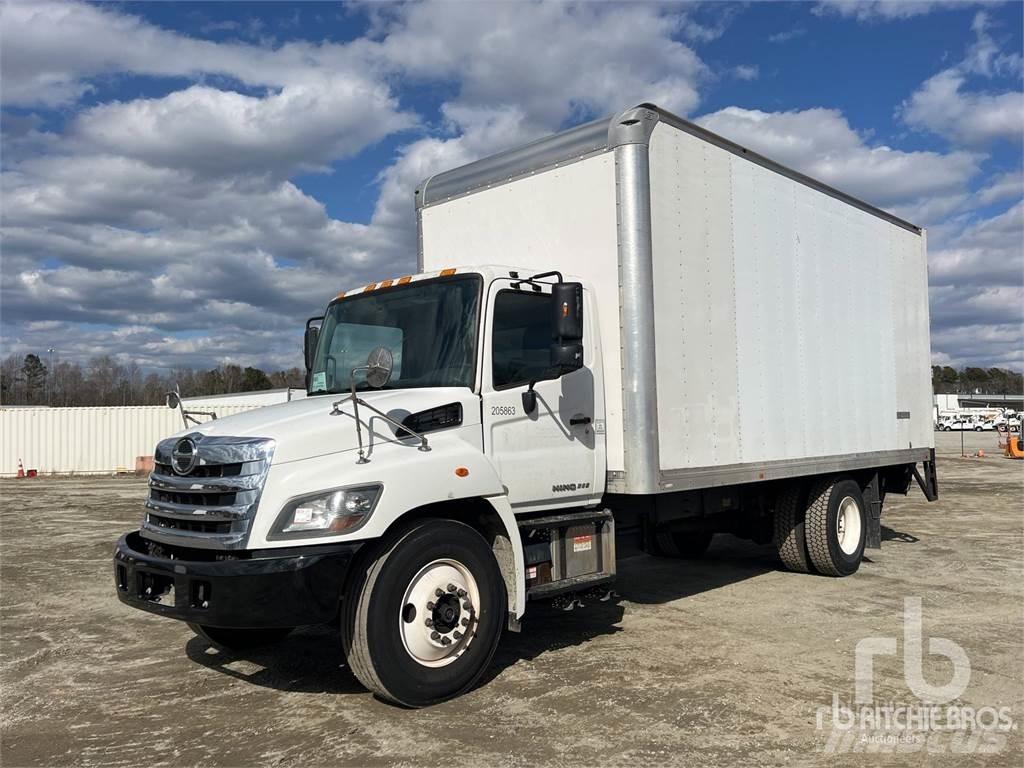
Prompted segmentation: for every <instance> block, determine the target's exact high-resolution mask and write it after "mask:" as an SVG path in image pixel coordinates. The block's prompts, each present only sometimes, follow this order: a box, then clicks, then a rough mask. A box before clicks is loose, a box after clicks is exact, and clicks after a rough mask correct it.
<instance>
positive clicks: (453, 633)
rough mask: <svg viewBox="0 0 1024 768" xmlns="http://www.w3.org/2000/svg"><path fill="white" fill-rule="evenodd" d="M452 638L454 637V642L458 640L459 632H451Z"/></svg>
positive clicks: (460, 635) (460, 634)
mask: <svg viewBox="0 0 1024 768" xmlns="http://www.w3.org/2000/svg"><path fill="white" fill-rule="evenodd" d="M452 637H454V638H455V639H456V640H458V639H459V638H461V637H462V633H461V632H459V630H457V629H456V630H455V631H454V632H452Z"/></svg>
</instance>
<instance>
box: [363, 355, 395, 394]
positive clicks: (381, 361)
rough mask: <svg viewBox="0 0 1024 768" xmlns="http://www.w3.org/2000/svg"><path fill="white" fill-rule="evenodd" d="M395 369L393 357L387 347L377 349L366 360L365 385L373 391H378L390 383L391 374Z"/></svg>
mask: <svg viewBox="0 0 1024 768" xmlns="http://www.w3.org/2000/svg"><path fill="white" fill-rule="evenodd" d="M394 368H395V356H394V355H393V354H392V353H391V350H390V349H388V348H387V347H377V348H376V349H374V350H373V351H372V352H370V355H369V357H367V358H366V383H367V384H369V385H370V386H371V387H373V388H374V389H380V388H381V387H383V386H384V385H385V384H387V383H388V382H389V381H391V372H392V371H393V370H394Z"/></svg>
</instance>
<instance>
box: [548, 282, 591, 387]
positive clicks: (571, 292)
mask: <svg viewBox="0 0 1024 768" xmlns="http://www.w3.org/2000/svg"><path fill="white" fill-rule="evenodd" d="M551 298H552V302H551V303H552V306H553V308H554V310H553V311H554V316H553V317H552V318H551V338H552V339H553V340H554V341H553V342H552V344H551V373H552V375H553V376H555V377H556V378H557V377H558V376H562V375H563V374H566V373H572V372H573V371H575V370H579V369H580V368H582V367H583V284H582V283H555V284H554V285H553V286H552V287H551Z"/></svg>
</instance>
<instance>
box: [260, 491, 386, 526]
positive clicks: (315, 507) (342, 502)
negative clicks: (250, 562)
mask: <svg viewBox="0 0 1024 768" xmlns="http://www.w3.org/2000/svg"><path fill="white" fill-rule="evenodd" d="M382 490H383V486H380V485H363V486H358V487H354V488H337V489H335V490H332V491H326V492H324V493H316V494H311V495H309V496H300V497H299V498H297V499H292V500H291V501H289V502H288V503H287V504H285V506H284V509H282V510H281V514H280V515H278V517H277V522H275V523H274V528H273V530H272V531H271V534H270V537H269V538H271V539H281V538H292V537H301V536H320V535H324V534H331V533H345V532H347V531H351V530H354V529H355V528H358V527H359V526H360V525H362V523H363V521H364V520H366V518H368V517H369V516H370V513H371V512H373V508H374V507H375V506H377V499H379V498H380V494H381V491H382Z"/></svg>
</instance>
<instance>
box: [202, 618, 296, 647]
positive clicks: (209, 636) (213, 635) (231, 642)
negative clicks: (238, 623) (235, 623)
mask: <svg viewBox="0 0 1024 768" xmlns="http://www.w3.org/2000/svg"><path fill="white" fill-rule="evenodd" d="M188 628H189V629H191V630H192V631H193V632H195V633H196V634H197V635H199V637H201V638H203V640H205V641H206V642H208V643H210V644H211V645H216V646H218V647H220V648H223V649H224V650H227V651H242V650H245V649H247V648H257V647H259V646H261V645H271V644H273V643H276V642H279V641H281V640H284V639H285V638H286V637H287V636H288V634H289V633H290V632H291V631H292V629H293V628H292V627H280V628H278V627H275V628H272V629H226V628H224V627H209V626H206V625H203V624H191V623H190V624H189V625H188Z"/></svg>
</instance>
